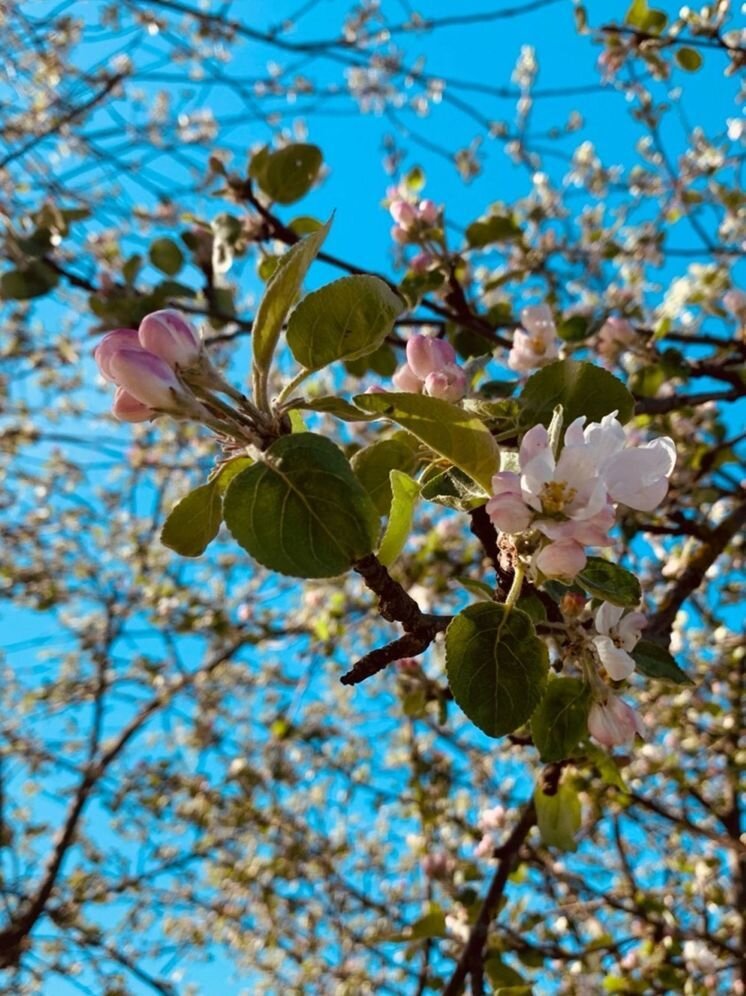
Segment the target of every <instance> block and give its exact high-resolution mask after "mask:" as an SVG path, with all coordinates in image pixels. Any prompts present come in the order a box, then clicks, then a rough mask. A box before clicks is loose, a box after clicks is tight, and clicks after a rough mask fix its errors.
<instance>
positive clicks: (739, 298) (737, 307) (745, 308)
mask: <svg viewBox="0 0 746 996" xmlns="http://www.w3.org/2000/svg"><path fill="white" fill-rule="evenodd" d="M723 304H724V305H725V307H726V309H727V310H728V311H729V312H730V313H731V315H733V317H734V318H737V319H738V320H739V321H740V322H746V293H744V291H742V290H737V289H736V288H733V289H732V290H729V291H726V292H725V294H723Z"/></svg>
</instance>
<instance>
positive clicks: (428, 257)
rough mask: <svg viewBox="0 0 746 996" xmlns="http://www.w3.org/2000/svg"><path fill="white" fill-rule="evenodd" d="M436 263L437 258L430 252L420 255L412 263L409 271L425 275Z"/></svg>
mask: <svg viewBox="0 0 746 996" xmlns="http://www.w3.org/2000/svg"><path fill="white" fill-rule="evenodd" d="M434 262H435V256H433V254H432V253H430V252H420V253H418V254H417V255H416V256H415V257H414V258H413V259H412V261H411V262H410V264H409V269H410V270H411V271H412V272H413V273H425V272H426V271H427V270H429V269H430V267H431V266H432V265H433V263H434Z"/></svg>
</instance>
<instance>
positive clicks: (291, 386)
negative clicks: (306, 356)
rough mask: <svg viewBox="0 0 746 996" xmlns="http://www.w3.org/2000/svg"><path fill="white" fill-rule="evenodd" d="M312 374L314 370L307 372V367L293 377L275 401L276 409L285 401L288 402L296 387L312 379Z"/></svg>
mask: <svg viewBox="0 0 746 996" xmlns="http://www.w3.org/2000/svg"><path fill="white" fill-rule="evenodd" d="M312 373H313V370H307V369H306V368H305V367H303V368H302V369H301V370H299V371H298V373H297V374H296V375H295V377H293V379H292V380H289V381H288V382H287V384H286V385H285V386H284V387H283V389H282V390H281V391H280V393H279V394H278V395H277V398H276V399H275V407H279V406H280V405H281V404H282V403H283V402H284V401H287V399H288V398H289V397H290V396H291V395H292V393H293V391H294V390H295V389H296V387H298V386H299V385H300V384H302V383H303V381H304V380H306V378H307V377H310V376H311V374H312Z"/></svg>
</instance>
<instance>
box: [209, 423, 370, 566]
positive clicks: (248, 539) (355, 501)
mask: <svg viewBox="0 0 746 996" xmlns="http://www.w3.org/2000/svg"><path fill="white" fill-rule="evenodd" d="M263 456H264V459H263V460H262V461H260V462H257V463H255V464H254V466H252V467H249V468H248V469H247V470H244V471H243V472H242V473H240V474H239V475H238V476H237V477H236V478H235V479H234V480H233V481H232V483H231V485H230V487H229V488H228V491H227V492H226V495H225V499H224V514H225V522H226V525H227V526H228V528H229V529H230V531H231V533H232V534H233V536H234V538H235V539H236V540H237V541H238V542H239V543H240V544H241V546H242V547H243V548H244V549H245V550H246V551H247V552H248V553H249V554H251V556H252V557H254V558H255V560H258V561H259V563H260V564H263V565H264V566H265V567H268V568H269V569H270V570H273V571H278V572H279V573H281V574H290V575H292V576H293V577H301V578H325V577H336V576H337V575H339V574H342V573H344V572H345V571H346V570H348V569H349V568H350V567H351V566H352V564H353V563H354V561H356V560H359V559H360V558H361V557H364V556H366V555H367V554H369V553H370V552H371V551H372V550H373V547H374V545H375V542H376V540H377V538H378V514H377V512H376V508H375V506H374V505H373V503H372V501H371V500H370V498H369V497H368V495H367V494H366V492H365V490H364V489H363V487H362V485H361V484H360V482H359V481H358V479H357V478H356V477H355V475H354V474H353V472H352V469H351V468H350V465H349V463H348V462H347V460H346V458H345V456H344V454H343V453H342V451H341V450H340V449H339V448H338V447H337V446H335V445H334V443H332V442H331V441H330V440H328V439H325V438H324V437H323V436H319V435H316V434H314V433H311V432H303V433H298V434H297V435H292V436H283V437H282V438H280V439H278V440H277V441H276V442H275V443H273V444H272V445H271V446H270V447H269V449H268V450H267V451H266V452H265V453H264V455H263Z"/></svg>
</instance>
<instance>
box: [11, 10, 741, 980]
mask: <svg viewBox="0 0 746 996" xmlns="http://www.w3.org/2000/svg"><path fill="white" fill-rule="evenodd" d="M40 6H41V5H40ZM95 6H96V5H91V8H89V9H93V8H94V7H95ZM215 6H217V5H215ZM250 6H251V22H252V24H256V26H257V27H265V26H270V25H272V24H275V23H276V22H277V20H278V4H277V3H276V2H266V0H252V3H251V5H250ZM294 6H295V4H285V5H283V8H282V13H283V14H284V13H285V10H286V9H287V10H291V9H293V7H294ZM491 6H492V5H491V4H486V3H480V4H474V5H472V6H470V7H469V10H480V9H481V10H486V9H488V8H489V7H491ZM659 6H661V7H663V8H665V9H667V10H668V11H669V12H673V11H675V10H676V9H677V6H678V5H675V4H666V3H661V4H659ZM626 7H627V4H626V3H617V2H606V0H604V2H603V3H600V2H597V3H590V4H589V8H590V17H591V20H592V21H593V20H594V18H598V17H599V16H600V15H601V13H603V16H605V17H606V18H608V19H609V20H612V19H614V18H621V16H622V15H623V13H624V11H625V9H626ZM345 8H346V4H344V3H341V2H339V0H327V2H324V3H320V4H318V5H317V7H316V8H315V9H314V10H313V12H312V14H311V15H309V17H308V18H307V19H305V20H304V22H303V28H302V31H301V32H298V33H297V35H296V36H290V37H299V38H304V39H306V38H318V37H328V36H330V35H334V34H336V33H337V31H338V29H339V21H340V17H341V14H342V12H343V11H344V10H345ZM246 9H248V5H246V4H240V3H235V4H234V5H233V10H234V11H235V12H236V13H240V14H241V15H242V16H245V11H246ZM387 9H391V10H394V11H395V10H397V9H401V5H398V4H396V3H394V2H392V3H390V4H388V5H387ZM423 11H424V12H425V13H427V14H428V15H431V16H441V15H445V14H450V13H451V12H452V11H453V4H451V3H445V2H439V3H430V4H423ZM529 26H530V27H529ZM401 41H402V45H403V47H404V49H405V51H406V52H407V53H408V54H409V56H410V57H413V56H414V54H416V53H419V51H420V50H421V49H424V50H425V51H426V52H427V61H426V65H425V69H426V71H427V72H429V73H431V74H433V75H436V76H441V75H442V76H444V77H454V78H458V79H468V80H469V81H471V82H473V83H479V84H484V85H489V86H509V85H510V74H511V71H512V68H513V66H514V64H515V61H516V58H517V56H518V54H519V52H520V49H521V46H522V45H523V44H526V43H530V44H533V45H534V46H535V47H536V50H537V55H538V59H539V63H540V66H541V72H540V76H539V83H538V86H539V88H545V87H546V88H552V87H558V86H575V85H578V86H580V85H584V84H587V83H590V82H595V81H597V79H598V74H597V71H596V69H595V63H596V59H597V56H598V49H597V48H596V47H594V46H592V45H591V43H590V41H589V39H587V38H581V37H578V36H577V35H576V34H575V32H574V30H573V14H572V5H571V4H570V3H569V2H559V3H555V4H554V5H551V6H548V7H546V8H545V9H544V10H542V11H541V12H540V14H538V15H535V16H533V17H531V18H530V19H524V18H520V17H519V18H511V19H507V20H503V21H498V22H494V23H492V24H487V25H478V26H471V27H468V28H467V27H463V28H451V29H448V30H444V31H443V32H436V33H435V34H434V35H433V36H432V37H428V38H427V39H422V38H420V37H418V36H414V37H412V38H410V37H406V38H402V39H401ZM152 48H153V54H152V57H153V59H154V61H156V62H157V60H158V55H157V53H158V51H159V41H158V39H157V38H155V39H154V40H153V43H152ZM99 54H100V50H99V49H98V48H94V49H91V50H87V51H86V52H85V53H81V60H82V63H81V64H83V65H85V64H86V63H87V62H88V61H90V62H92V61H93V60H94V59H95V58H97V57H98V55H99ZM270 58H272V59H274V58H276V54H275V53H273V52H270V51H269V50H268V49H267V48H266V47H265V46H263V45H260V44H254V43H248V42H246V43H243V44H241V45H239V46H238V48H237V50H236V60H237V61H239V62H240V64H241V66H242V69H245V72H246V74H247V75H258V76H259V75H263V73H264V72H265V69H266V62H267V60H268V59H270ZM323 73H324V74H326V77H327V79H328V81H333V80H334V81H339V70H338V68H335V67H327V68H326V69H324V70H323ZM687 82H688V79H687V77H686V74H684V73H682V72H680V71H677V73H676V75H675V77H674V79H673V80H672V82H671V84H670V85H669V87H667V88H663V89H664V90H665V89H670V88H671V86H673V87H675V86H677V85H678V84H679V83H687ZM696 82H697V85H696V86H695V87H692V88H691V90H692V94H691V97H688V98H687V100H686V109H687V113H688V115H689V118H690V119H691V121H692V122H694V123H697V122H701V123H703V124H709V123H710V122H711V121H712V120H713V117H715V119H716V120H717V119H719V118H724V117H726V116H734V117H735V116H736V115H737V108H736V105H735V103H734V102H733V99H732V98H733V94H734V92H735V90H736V84H735V82H734V81H733V80H730V81H728V80H724V78H723V76H722V72H721V63H720V61H719V59H718V58H712V59H708V60H706V64H705V68H704V69H703V71H702V74H701V76H700V78H699V79H698V80H697V81H696ZM155 86H156V84H153V87H154V88H155ZM200 102H205V103H208V104H211V105H212V107H213V109H214V111H215V113H216V116H217V117H221V116H223V115H224V114H232V113H234V112H236V113H237V114H238V112H240V110H241V108H240V105H239V104H238V103H237V102H236V99H235V97H233V96H230V95H228V94H227V93H226V92H225V91H221V90H220V89H216V90H214V91H213V92H212V93H211V94H210V95H209V97H205V96H204V94H203V93H200V91H195V97H194V98H193V99H192V106H196V105H197V104H199V103H200ZM335 106H336V105H335ZM339 106H340V110H344V108H346V109H347V110H346V112H345V113H344V114H339V113H335V114H333V115H332V114H329V115H325V114H321V115H319V116H313V117H312V118H311V119H310V120H309V123H308V140H309V141H312V142H315V143H317V144H318V145H320V146H321V148H322V149H323V151H324V154H325V161H326V163H327V165H328V167H329V171H330V172H329V176H328V178H327V179H326V181H325V182H324V183H323V184H322V185H321V186H320V187H319V188H318V189H316V190H314V191H313V192H312V193H311V194H310V195H309V196H308V198H307V199H305V200H304V201H303V202H302V203H301V204H300V205H298V206H297V208H296V207H295V206H294V207H292V208H290V209H287V210H286V211H285V213H284V217H286V218H291V217H293V216H294V215H295V214H298V213H311V214H314V215H316V216H318V217H327V216H328V215H329V214H330V213H331V212H332V211H335V212H336V215H335V224H334V228H333V231H332V233H331V235H330V237H329V241H328V248H329V250H330V251H331V252H333V253H336V254H338V255H340V256H342V257H345V258H349V259H351V260H354V262H356V263H357V264H358V265H362V266H365V267H369V268H370V269H373V270H378V271H381V270H387V271H389V270H390V268H391V264H390V258H391V256H390V254H391V242H390V238H389V227H390V220H389V217H388V214H387V212H386V211H385V210H384V209H383V208H382V207H381V201H382V199H383V197H384V195H385V190H386V187H387V186H388V184H389V183H390V182H391V181H390V178H388V177H387V176H386V175H385V174H384V172H383V170H382V168H381V160H382V156H383V149H382V136H383V134H385V132H386V131H390V130H391V126H390V125H389V124H387V123H386V122H385V121H383V120H382V119H381V118H380V117H379V116H376V115H373V114H370V115H364V116H362V115H359V114H356V113H349V112H350V106H349V102H347V101H343V100H340V101H339ZM478 106H479V108H480V111H481V112H482V113H483V114H486V115H487V116H488V117H489V118H490V120H495V121H502V120H504V121H505V122H506V123H507V124H508V127H510V126H511V123H512V121H513V118H514V113H515V107H514V101H513V100H505V99H497V98H495V99H494V100H491V99H488V98H486V97H485V96H483V95H482V96H479V98H478ZM572 110H580V111H581V113H582V114H583V116H584V117H585V128H584V130H583V131H582V132H581V133H580V135H579V136H578V135H576V136H573V137H571V138H570V139H569V140H568V141H567V142H566V143H565V145H564V147H565V148H566V149H570V148H572V147H573V145H574V144H576V143H577V141H579V140H580V138H590V139H591V140H592V141H593V142H594V144H595V146H596V148H597V150H598V151H599V153H600V155H601V157H602V158H603V159H604V160H606V161H608V162H619V163H622V164H629V163H630V161H632V159H633V158H634V143H635V141H636V139H637V138H638V136H639V132H638V131H637V129H636V128H635V127H634V126H633V125H632V123H631V121H630V118H629V116H628V115H627V114H626V113H625V112H624V103H623V98H622V97H621V96H619V95H618V94H616V93H614V92H613V90H612V89H611V88H608V89H607V90H604V91H602V92H596V93H589V94H584V95H582V96H580V97H562V98H550V99H546V100H545V101H539V102H538V104H537V109H536V112H535V117H534V123H533V125H532V128H531V131H538V132H542V131H544V130H545V129H547V128H548V127H551V126H554V125H557V124H562V123H563V121H564V120H565V119H566V118H567V116H568V114H569V112H570V111H572ZM133 113H134V115H135V116H136V115H137V111H135V112H133ZM287 120H288V121H292V117H288V118H287ZM408 120H409V119H408ZM412 126H413V127H415V128H416V130H417V131H418V132H419V133H421V134H423V135H424V136H426V137H428V138H429V139H431V140H435V141H437V142H443V144H445V145H448V146H449V147H451V148H453V147H457V146H459V145H468V144H469V142H470V141H471V140H472V138H473V137H474V135H475V134H476V133H477V131H478V126H477V125H476V124H475V123H474V122H473V121H471V120H470V119H469V118H468V117H465V116H464V114H463V113H462V112H460V111H458V110H455V109H454V108H453V107H450V106H443V105H441V106H440V107H437V108H436V109H435V110H434V112H433V113H432V115H431V116H430V117H425V118H423V119H421V120H419V121H416V122H413V123H412ZM227 137H228V138H229V140H230V142H231V144H233V145H238V146H239V147H243V148H246V149H248V148H249V147H250V146H252V145H254V144H255V143H258V142H264V141H267V140H269V139H270V137H271V135H270V133H269V130H268V129H267V128H266V127H264V126H258V125H256V124H254V123H246V124H242V123H241V122H240V119H239V120H238V122H237V124H236V126H235V127H234V128H233V129H232V130H231V132H230V135H229V136H227ZM667 137H668V139H669V140H670V143H671V144H670V148H671V151H672V152H673V154H674V155H675V154H676V153H677V152H679V151H680V150H681V148H682V147H683V131H682V130H681V128H680V127H679V125H678V124H672V125H671V127H670V133H669V134H668V136H667ZM220 144H221V139H220V138H219V139H218V145H220ZM402 144H403V145H404V147H405V148H406V150H407V158H406V161H405V165H406V167H411V166H413V165H415V164H421V165H424V166H425V168H426V172H427V178H428V182H427V187H426V192H427V194H428V195H429V196H431V197H432V198H433V199H435V200H436V201H438V202H443V203H446V204H447V212H448V217H449V219H450V220H451V221H452V222H453V223H455V225H456V226H463V225H465V224H466V223H468V222H469V221H471V220H472V219H473V218H474V217H476V216H478V215H479V214H481V213H482V212H483V211H484V210H485V208H486V207H487V206H488V205H489V204H490V203H492V202H493V201H495V200H506V201H510V200H512V199H514V198H516V197H518V196H521V195H523V194H525V193H527V192H528V182H527V177H526V174H525V172H524V171H523V170H522V169H520V168H518V167H515V166H513V165H512V164H511V163H510V161H509V159H508V158H507V157H506V156H505V154H504V152H503V149H502V145H501V144H500V143H499V142H496V141H491V140H489V139H487V140H485V143H484V145H483V147H482V149H483V152H484V171H483V173H482V175H481V176H479V177H478V178H477V179H476V180H474V181H473V182H472V183H471V184H468V185H467V184H464V183H463V182H462V181H461V179H460V178H459V177H458V175H457V173H456V171H455V169H454V167H453V164H452V163H448V162H445V161H443V160H442V159H441V158H439V157H438V156H434V155H432V154H431V153H429V152H427V151H426V150H424V149H422V148H420V146H419V145H418V144H417V142H416V141H415V140H414V139H411V138H410V139H404V140H402ZM235 166H236V167H237V168H239V169H240V168H241V167H242V166H243V163H242V162H240V161H236V163H235ZM169 168H171V167H169ZM556 168H557V170H558V175H561V173H562V172H563V171H564V168H565V167H564V166H563V165H562V164H561V163H557V164H556ZM126 182H127V181H126V180H125V183H126ZM205 203H207V202H206V201H205ZM579 206H580V204H579ZM224 208H225V205H224V204H220V203H218V202H215V203H214V210H216V211H217V210H223V209H224ZM206 209H207V208H206ZM676 234H677V239H680V242H679V243H678V244H680V245H682V246H692V245H696V242H695V241H694V239H693V235H692V232H691V231H690V230H689V229H688V225H687V223H686V222H681V223H679V226H678V228H677V233H676ZM685 266H686V262H685V261H681V260H678V261H674V262H671V263H669V264H668V266H667V268H666V271H665V274H662V276H664V275H665V276H666V277H669V278H670V276H672V275H673V274H674V273H676V272H680V271H683V269H684V268H685ZM333 275H334V276H336V275H337V274H332V272H331V271H330V270H328V269H325V267H324V266H323V265H319V266H318V267H316V269H315V271H314V274H313V277H312V281H311V283H315V282H321V281H324V280H327V279H329V278H330V277H331V276H333ZM242 286H243V290H244V292H246V293H249V292H253V293H257V292H258V290H259V288H260V284H259V282H258V280H257V279H256V278H255V277H254V275H253V271H252V268H251V266H247V267H244V269H243V279H242ZM246 352H247V347H244V357H243V359H246ZM103 405H104V400H103V399H102V398H100V397H97V398H96V400H95V401H92V409H93V410H94V412H97V411H100V410H101V409H102V407H103ZM85 429H86V431H88V432H90V434H91V435H94V434H95V433H96V432H97V431H100V423H97V422H96V421H95V420H94V417H92V419H91V423H90V425H88V426H85ZM107 432H111V434H112V437H115V438H116V439H118V440H125V441H126V439H127V438H128V435H129V429H128V428H127V427H126V426H124V427H119V428H109V427H108V426H107ZM53 629H54V620H53V619H52V618H51V617H47V618H46V619H45V618H43V617H40V616H38V615H34V616H30V615H29V616H18V615H16V616H15V617H14V625H13V643H14V644H16V643H18V642H19V641H22V640H25V639H27V638H31V637H38V636H41V635H43V634H44V633H45V632H46V631H47V630H49V632H50V633H52V632H53ZM26 654H27V650H25V649H24V650H23V652H22V655H21V656H22V658H23V659H24V660H28V657H27V656H26ZM10 659H11V660H13V659H15V660H18V659H19V658H18V657H16V658H13V657H12V655H11V658H10ZM372 705H373V704H372ZM229 972H230V969H229V968H228V965H227V963H226V962H225V961H224V960H222V958H220V957H217V958H216V960H215V961H214V962H213V963H212V964H211V965H207V966H204V967H201V966H189V967H188V968H187V980H188V981H190V982H195V983H202V984H203V985H204V986H205V991H206V992H210V991H214V987H215V986H216V985H218V984H219V985H220V986H221V989H222V991H223V992H225V993H226V994H228V993H230V994H233V993H236V994H237V993H239V992H240V991H241V983H240V982H238V981H235V980H232V976H231V981H228V980H227V975H228V973H229ZM244 985H245V981H244ZM74 991H75V990H73V989H72V988H68V987H66V986H64V985H63V984H62V983H61V982H59V980H55V981H54V982H53V983H50V986H49V988H48V989H47V990H46V992H47V993H48V994H49V996H68V993H72V992H74Z"/></svg>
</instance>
